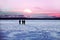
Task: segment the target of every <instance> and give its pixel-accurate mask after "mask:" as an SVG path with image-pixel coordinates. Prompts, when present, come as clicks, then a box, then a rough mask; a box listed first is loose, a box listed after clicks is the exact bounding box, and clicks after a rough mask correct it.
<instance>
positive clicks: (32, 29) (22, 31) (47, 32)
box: [0, 20, 60, 40]
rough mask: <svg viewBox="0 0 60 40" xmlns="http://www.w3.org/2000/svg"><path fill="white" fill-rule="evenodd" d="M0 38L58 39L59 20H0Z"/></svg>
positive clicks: (59, 38)
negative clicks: (21, 22) (24, 22)
mask: <svg viewBox="0 0 60 40" xmlns="http://www.w3.org/2000/svg"><path fill="white" fill-rule="evenodd" d="M0 40H60V20H26V24H25V25H22V24H19V23H18V20H0Z"/></svg>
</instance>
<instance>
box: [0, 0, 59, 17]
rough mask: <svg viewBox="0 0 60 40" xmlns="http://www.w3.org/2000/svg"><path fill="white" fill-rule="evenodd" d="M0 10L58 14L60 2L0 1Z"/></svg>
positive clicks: (41, 0)
mask: <svg viewBox="0 0 60 40" xmlns="http://www.w3.org/2000/svg"><path fill="white" fill-rule="evenodd" d="M0 8H1V10H3V11H15V12H23V10H24V9H30V10H32V13H57V14H60V0H0ZM59 16H60V15H59Z"/></svg>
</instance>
